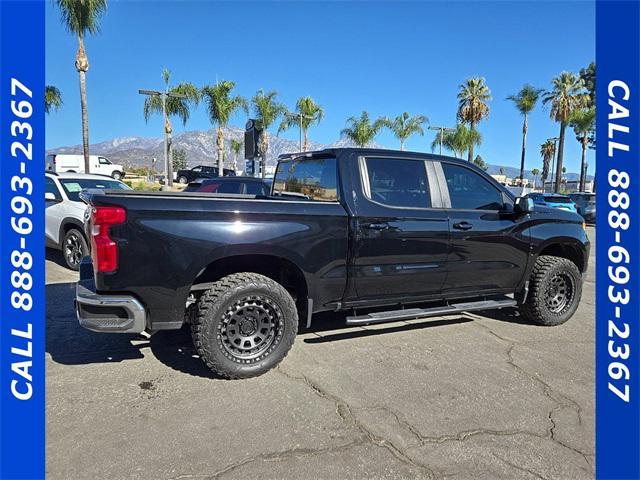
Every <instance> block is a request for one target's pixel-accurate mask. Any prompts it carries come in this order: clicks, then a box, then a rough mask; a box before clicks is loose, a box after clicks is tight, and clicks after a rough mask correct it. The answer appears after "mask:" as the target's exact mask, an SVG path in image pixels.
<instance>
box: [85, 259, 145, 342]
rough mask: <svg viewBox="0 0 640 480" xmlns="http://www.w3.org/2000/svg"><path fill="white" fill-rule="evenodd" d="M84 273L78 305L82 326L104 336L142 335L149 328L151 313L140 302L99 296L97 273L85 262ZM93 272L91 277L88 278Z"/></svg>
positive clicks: (124, 296)
mask: <svg viewBox="0 0 640 480" xmlns="http://www.w3.org/2000/svg"><path fill="white" fill-rule="evenodd" d="M80 271H81V275H80V281H79V282H78V284H77V286H76V302H75V303H76V315H77V316H78V322H80V326H82V327H84V328H86V329H87V330H91V331H93V332H103V333H142V332H143V331H144V330H145V329H146V328H147V312H146V310H145V308H144V305H142V303H140V301H139V300H138V299H137V298H135V297H134V296H132V295H125V294H114V295H110V294H107V295H105V294H100V293H97V292H96V288H95V283H94V281H93V269H92V268H88V267H87V264H86V261H84V260H83V263H82V265H81V268H80ZM89 272H91V277H89V278H87V277H88V274H89Z"/></svg>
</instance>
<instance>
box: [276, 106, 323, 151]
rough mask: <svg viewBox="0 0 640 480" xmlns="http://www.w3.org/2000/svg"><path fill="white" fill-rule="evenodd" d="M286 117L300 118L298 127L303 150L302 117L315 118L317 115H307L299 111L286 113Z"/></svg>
mask: <svg viewBox="0 0 640 480" xmlns="http://www.w3.org/2000/svg"><path fill="white" fill-rule="evenodd" d="M284 115H285V117H289V118H296V119H298V128H299V139H300V151H301V152H302V151H303V150H302V119H303V118H305V119H307V120H315V119H316V117H315V116H313V115H305V114H303V113H302V112H299V113H289V112H287V113H285V114H284Z"/></svg>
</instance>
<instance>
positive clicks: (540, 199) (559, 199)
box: [527, 193, 578, 213]
mask: <svg viewBox="0 0 640 480" xmlns="http://www.w3.org/2000/svg"><path fill="white" fill-rule="evenodd" d="M527 196H528V197H529V198H530V199H531V200H533V203H534V204H535V205H540V206H543V207H551V208H559V209H562V210H569V211H570V212H576V213H578V209H577V208H576V204H575V203H573V201H572V200H571V198H569V197H568V196H567V195H562V194H560V193H530V194H528V195H527Z"/></svg>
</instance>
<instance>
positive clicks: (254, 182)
mask: <svg viewBox="0 0 640 480" xmlns="http://www.w3.org/2000/svg"><path fill="white" fill-rule="evenodd" d="M183 192H207V193H237V194H245V195H260V196H265V195H269V193H270V192H271V188H270V187H269V185H267V183H266V182H264V181H262V180H261V179H260V178H254V177H222V178H199V179H197V180H196V181H195V182H191V183H189V185H187V187H186V188H185V189H184V190H183Z"/></svg>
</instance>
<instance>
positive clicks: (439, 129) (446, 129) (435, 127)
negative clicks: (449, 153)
mask: <svg viewBox="0 0 640 480" xmlns="http://www.w3.org/2000/svg"><path fill="white" fill-rule="evenodd" d="M429 130H438V131H440V155H442V141H443V140H444V132H455V129H453V128H448V127H438V126H435V125H433V126H431V125H429Z"/></svg>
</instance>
